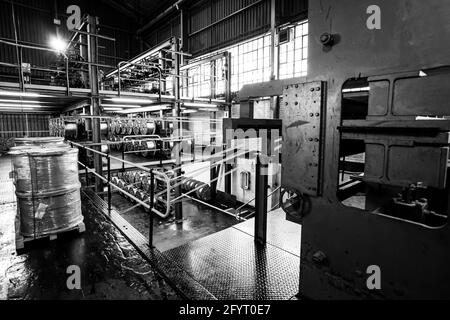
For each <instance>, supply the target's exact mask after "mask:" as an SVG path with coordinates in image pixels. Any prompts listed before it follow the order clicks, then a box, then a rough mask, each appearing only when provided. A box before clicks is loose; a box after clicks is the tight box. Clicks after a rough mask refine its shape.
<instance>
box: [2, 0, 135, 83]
mask: <svg viewBox="0 0 450 320" xmlns="http://www.w3.org/2000/svg"><path fill="white" fill-rule="evenodd" d="M12 3H13V2H12V1H6V0H0V39H3V40H9V41H13V42H14V25H13V19H12ZM71 4H77V5H79V6H80V7H81V10H82V14H85V13H86V14H91V15H96V16H99V17H100V24H101V26H100V33H101V34H103V35H108V36H113V37H116V39H117V41H116V43H115V44H114V43H113V42H111V41H106V40H99V47H100V49H99V54H100V56H99V62H100V63H105V64H110V65H117V63H118V62H119V61H118V60H123V59H125V60H127V59H130V58H131V57H133V56H135V55H136V54H138V53H139V52H140V44H139V41H138V40H137V38H136V36H135V34H136V30H137V22H136V21H134V20H132V19H131V18H128V17H126V16H124V15H123V14H121V13H118V12H115V11H114V10H113V9H112V8H110V7H108V6H106V5H104V4H103V2H100V1H88V0H70V1H69V0H63V1H61V0H58V1H57V7H58V8H57V9H58V16H59V18H60V19H62V20H63V25H62V27H61V28H60V30H61V32H62V33H63V34H65V35H67V33H68V32H67V31H64V30H66V29H65V22H64V20H65V19H63V18H64V17H65V16H66V14H65V9H66V8H67V6H68V5H71ZM14 11H15V14H16V24H17V33H18V39H19V41H20V42H23V43H25V44H31V45H33V44H34V45H40V46H48V45H49V42H50V39H51V37H53V36H55V34H56V26H55V25H54V24H53V18H54V16H55V3H54V1H49V0H47V1H45V0H31V1H29V0H27V1H25V0H15V1H14ZM105 12H107V14H105ZM22 55H23V61H24V62H27V63H31V64H32V66H40V67H49V66H50V65H51V64H52V63H54V62H55V55H54V54H52V53H49V52H43V51H38V50H32V49H22ZM114 56H117V57H118V59H114V58H112V57H114ZM0 61H1V62H7V63H14V64H16V63H17V54H16V50H15V48H14V47H12V46H9V45H5V44H0ZM5 73H6V74H9V76H10V77H11V78H10V79H11V81H17V69H14V68H9V67H0V74H5ZM36 74H37V75H39V74H40V73H36ZM34 78H35V77H34Z"/></svg>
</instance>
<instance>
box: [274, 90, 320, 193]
mask: <svg viewBox="0 0 450 320" xmlns="http://www.w3.org/2000/svg"><path fill="white" fill-rule="evenodd" d="M324 88H325V85H324V83H323V82H311V83H301V84H294V85H289V86H286V87H285V88H284V90H283V103H282V106H281V108H280V116H281V119H282V120H283V137H284V143H283V151H282V163H283V165H282V185H283V186H284V187H290V188H294V189H297V190H299V191H301V192H302V193H305V194H308V195H310V196H319V195H320V194H321V183H320V173H321V153H322V152H321V149H322V137H323V135H322V119H323V114H322V113H323V112H322V111H323V93H324Z"/></svg>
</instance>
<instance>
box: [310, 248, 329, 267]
mask: <svg viewBox="0 0 450 320" xmlns="http://www.w3.org/2000/svg"><path fill="white" fill-rule="evenodd" d="M312 260H313V261H314V262H315V263H317V264H323V263H324V262H325V261H326V260H327V256H326V255H325V253H323V252H322V251H317V252H316V253H314V255H313V257H312Z"/></svg>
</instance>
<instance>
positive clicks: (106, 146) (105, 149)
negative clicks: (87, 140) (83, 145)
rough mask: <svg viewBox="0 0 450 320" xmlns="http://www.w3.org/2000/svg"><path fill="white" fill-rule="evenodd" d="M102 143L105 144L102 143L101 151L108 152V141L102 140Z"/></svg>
mask: <svg viewBox="0 0 450 320" xmlns="http://www.w3.org/2000/svg"><path fill="white" fill-rule="evenodd" d="M102 143H105V144H102V146H101V152H102V153H106V154H108V153H109V145H107V144H106V143H108V142H107V141H102Z"/></svg>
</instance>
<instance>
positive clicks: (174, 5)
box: [137, 0, 184, 35]
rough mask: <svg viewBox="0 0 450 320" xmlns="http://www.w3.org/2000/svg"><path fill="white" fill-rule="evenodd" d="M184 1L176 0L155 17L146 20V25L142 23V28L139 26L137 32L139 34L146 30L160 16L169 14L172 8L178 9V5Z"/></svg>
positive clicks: (159, 18) (160, 17) (157, 20)
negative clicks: (148, 20)
mask: <svg viewBox="0 0 450 320" xmlns="http://www.w3.org/2000/svg"><path fill="white" fill-rule="evenodd" d="M183 2H184V0H178V1H177V2H175V3H174V4H173V5H171V6H170V7H169V8H167V9H166V10H164V11H163V12H162V13H160V14H159V15H158V16H157V17H156V18H154V19H152V20H151V21H150V22H148V23H147V24H146V25H144V26H143V27H142V28H140V29H139V30H138V31H137V34H138V35H140V34H142V33H143V32H144V31H146V30H147V29H148V28H150V27H151V26H153V25H154V24H155V23H157V22H159V20H161V19H162V18H164V17H165V16H166V15H167V14H169V13H170V12H172V11H173V10H174V9H176V10H178V8H179V7H180V5H181V4H182V3H183Z"/></svg>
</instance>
